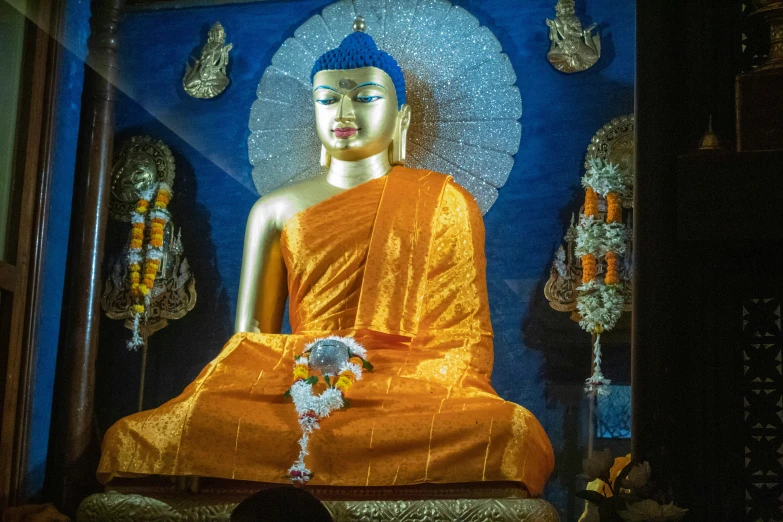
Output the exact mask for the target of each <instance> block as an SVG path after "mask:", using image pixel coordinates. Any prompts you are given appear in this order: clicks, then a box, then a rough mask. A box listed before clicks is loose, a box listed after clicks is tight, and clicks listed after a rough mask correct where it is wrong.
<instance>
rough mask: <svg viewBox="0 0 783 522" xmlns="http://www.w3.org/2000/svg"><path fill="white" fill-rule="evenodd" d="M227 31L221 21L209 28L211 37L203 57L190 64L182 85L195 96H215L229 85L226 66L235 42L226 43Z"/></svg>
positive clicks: (202, 51)
mask: <svg viewBox="0 0 783 522" xmlns="http://www.w3.org/2000/svg"><path fill="white" fill-rule="evenodd" d="M225 43H226V32H225V31H224V30H223V26H222V25H220V22H215V25H213V26H212V29H210V30H209V39H208V40H207V44H206V45H205V46H204V49H202V50H201V58H199V59H198V60H196V59H194V61H193V65H188V68H187V71H185V77H184V78H182V86H183V87H184V88H185V92H187V93H188V94H190V95H191V96H193V97H194V98H202V99H206V98H214V97H215V96H217V95H218V94H220V93H221V92H223V91H224V90H226V87H228V76H227V75H226V66H227V65H228V52H229V51H230V50H231V49H232V48H233V47H234V46H233V44H228V45H225Z"/></svg>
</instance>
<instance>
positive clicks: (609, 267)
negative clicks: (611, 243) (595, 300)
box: [604, 252, 620, 285]
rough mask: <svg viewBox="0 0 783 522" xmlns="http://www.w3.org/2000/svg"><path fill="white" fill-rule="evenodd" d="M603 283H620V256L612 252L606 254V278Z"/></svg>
mask: <svg viewBox="0 0 783 522" xmlns="http://www.w3.org/2000/svg"><path fill="white" fill-rule="evenodd" d="M604 283H606V284H607V285H616V284H619V283H620V256H619V255H617V254H615V253H614V252H607V254H606V277H605V278H604Z"/></svg>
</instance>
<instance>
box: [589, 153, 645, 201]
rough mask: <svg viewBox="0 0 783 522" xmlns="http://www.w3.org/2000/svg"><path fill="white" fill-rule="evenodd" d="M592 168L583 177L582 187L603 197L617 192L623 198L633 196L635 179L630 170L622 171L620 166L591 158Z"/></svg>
mask: <svg viewBox="0 0 783 522" xmlns="http://www.w3.org/2000/svg"><path fill="white" fill-rule="evenodd" d="M588 162H589V163H590V167H589V168H588V169H587V172H585V175H584V176H582V186H583V187H584V188H591V189H593V190H594V191H596V192H597V193H598V194H600V195H602V196H604V197H605V196H606V195H607V194H609V193H610V192H615V193H616V194H618V195H619V196H621V197H628V196H630V194H631V186H633V178H632V176H631V174H630V172H629V171H628V170H621V169H620V167H619V165H615V164H614V163H607V162H605V161H604V160H602V159H600V158H590V159H589V160H588Z"/></svg>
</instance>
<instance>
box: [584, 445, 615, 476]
mask: <svg viewBox="0 0 783 522" xmlns="http://www.w3.org/2000/svg"><path fill="white" fill-rule="evenodd" d="M612 464H614V457H612V452H611V451H609V448H606V449H605V450H604V451H595V452H593V456H592V457H590V458H589V459H584V460H583V461H582V468H583V469H584V472H585V475H587V476H588V477H590V478H591V479H597V478H600V479H602V480H603V481H604V482H607V481H608V480H609V470H610V469H612Z"/></svg>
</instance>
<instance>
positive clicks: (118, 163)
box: [109, 136, 174, 221]
mask: <svg viewBox="0 0 783 522" xmlns="http://www.w3.org/2000/svg"><path fill="white" fill-rule="evenodd" d="M157 183H166V184H168V185H172V184H173V183H174V157H173V156H172V155H171V150H169V148H168V147H167V146H166V144H165V143H163V142H162V141H158V140H155V139H153V138H151V137H149V136H134V137H133V138H131V139H130V141H129V142H127V143H126V144H125V145H124V146H123V147H122V148H121V149H120V152H119V153H118V154H117V158H116V159H115V161H114V166H113V167H112V170H111V200H110V201H109V214H110V215H111V217H112V218H113V219H116V220H119V221H130V220H131V216H132V215H133V212H134V211H135V210H136V204H137V203H138V201H139V198H140V197H141V194H142V192H144V191H145V190H148V189H150V188H152V187H153V186H155V185H156V184H157Z"/></svg>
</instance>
